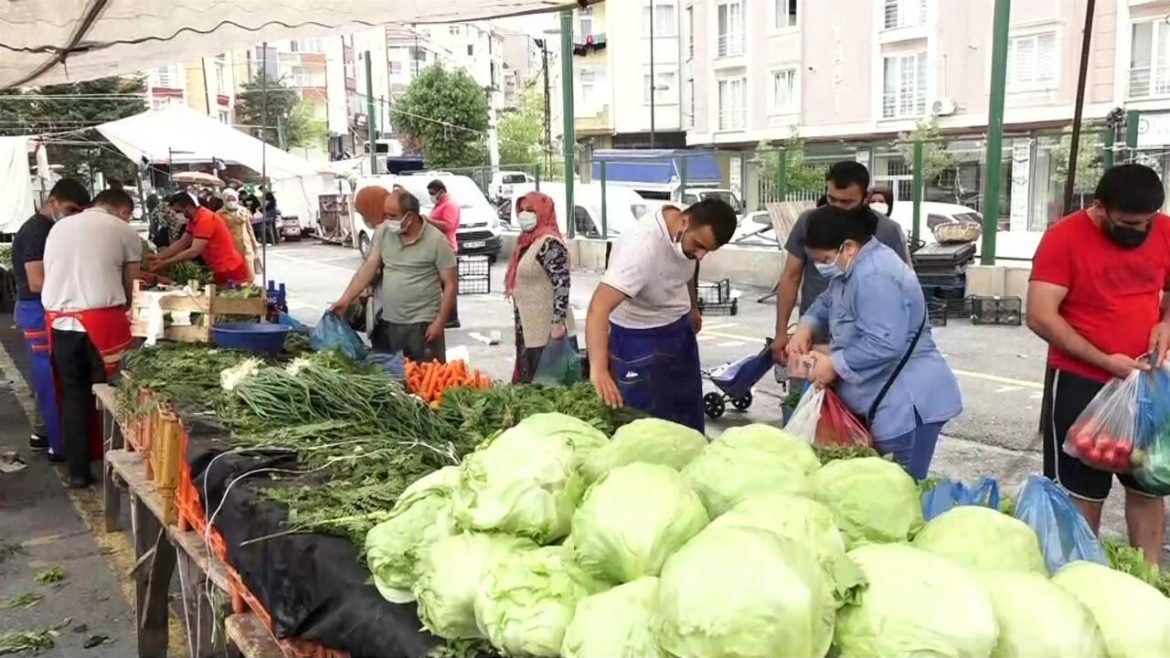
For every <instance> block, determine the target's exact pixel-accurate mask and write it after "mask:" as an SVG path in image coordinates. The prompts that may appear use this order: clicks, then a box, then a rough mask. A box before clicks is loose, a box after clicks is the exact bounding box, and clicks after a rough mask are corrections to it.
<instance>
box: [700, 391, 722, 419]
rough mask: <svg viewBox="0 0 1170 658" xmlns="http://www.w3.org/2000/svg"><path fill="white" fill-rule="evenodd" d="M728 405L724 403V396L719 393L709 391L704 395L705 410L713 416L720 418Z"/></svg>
mask: <svg viewBox="0 0 1170 658" xmlns="http://www.w3.org/2000/svg"><path fill="white" fill-rule="evenodd" d="M725 410H726V406H725V405H724V404H723V396H722V395H719V394H718V393H708V394H706V395H704V396H703V411H705V412H707V415H708V416H710V417H711V418H718V417H720V416H722V415H723V412H724V411H725Z"/></svg>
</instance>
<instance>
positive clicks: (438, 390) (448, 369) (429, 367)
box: [405, 359, 492, 407]
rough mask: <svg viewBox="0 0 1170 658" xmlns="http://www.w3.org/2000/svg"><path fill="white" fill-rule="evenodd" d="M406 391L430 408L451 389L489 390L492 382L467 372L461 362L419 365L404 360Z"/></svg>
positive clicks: (436, 362)
mask: <svg viewBox="0 0 1170 658" xmlns="http://www.w3.org/2000/svg"><path fill="white" fill-rule="evenodd" d="M405 374H406V390H407V391H408V392H410V393H413V394H415V395H417V396H419V397H420V398H422V399H423V401H424V402H427V403H428V404H430V405H431V406H432V407H437V406H438V405H439V403H440V402H442V401H443V393H444V392H446V391H447V390H449V389H452V388H460V387H463V386H471V387H474V388H490V387H491V385H492V380H491V378H490V377H488V376H487V375H485V374H483V373H481V372H480V371H478V370H469V369H468V368H467V364H466V363H464V362H463V361H452V362H450V363H439V362H438V361H431V362H429V363H419V362H417V361H411V360H410V359H407V360H406V368H405Z"/></svg>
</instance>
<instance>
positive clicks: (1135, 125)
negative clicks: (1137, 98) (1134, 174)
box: [1125, 110, 1142, 162]
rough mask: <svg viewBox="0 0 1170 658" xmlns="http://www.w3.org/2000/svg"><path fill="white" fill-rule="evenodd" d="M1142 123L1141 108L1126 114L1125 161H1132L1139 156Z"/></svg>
mask: <svg viewBox="0 0 1170 658" xmlns="http://www.w3.org/2000/svg"><path fill="white" fill-rule="evenodd" d="M1141 125H1142V112H1141V110H1130V111H1129V112H1128V113H1127V114H1126V115H1125V149H1126V153H1125V161H1126V162H1132V161H1133V160H1134V157H1135V156H1137V145H1138V132H1139V129H1140V128H1141Z"/></svg>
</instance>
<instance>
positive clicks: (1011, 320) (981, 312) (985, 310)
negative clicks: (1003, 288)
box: [969, 295, 1024, 327]
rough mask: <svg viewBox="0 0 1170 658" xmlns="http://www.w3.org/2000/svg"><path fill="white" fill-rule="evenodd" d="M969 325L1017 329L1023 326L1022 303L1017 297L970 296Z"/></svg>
mask: <svg viewBox="0 0 1170 658" xmlns="http://www.w3.org/2000/svg"><path fill="white" fill-rule="evenodd" d="M969 300H970V304H971V324H999V325H1007V326H1011V327H1018V326H1020V325H1021V324H1023V316H1024V301H1023V300H1022V299H1020V298H1019V297H999V296H994V297H990V296H983V295H972V296H971V297H970V298H969Z"/></svg>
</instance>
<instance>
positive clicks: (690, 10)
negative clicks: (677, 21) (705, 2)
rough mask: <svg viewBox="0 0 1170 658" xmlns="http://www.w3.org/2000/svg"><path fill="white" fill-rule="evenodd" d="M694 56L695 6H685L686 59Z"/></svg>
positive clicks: (688, 59) (689, 59)
mask: <svg viewBox="0 0 1170 658" xmlns="http://www.w3.org/2000/svg"><path fill="white" fill-rule="evenodd" d="M694 58H695V8H694V6H693V5H692V6H690V7H687V61H688V62H689V61H691V60H692V59H694Z"/></svg>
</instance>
